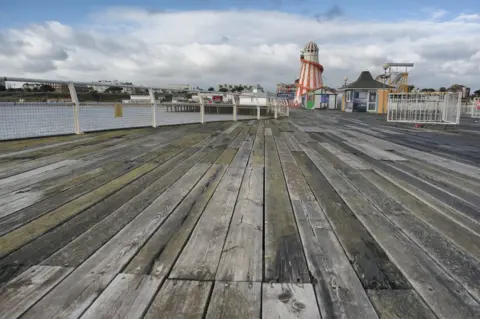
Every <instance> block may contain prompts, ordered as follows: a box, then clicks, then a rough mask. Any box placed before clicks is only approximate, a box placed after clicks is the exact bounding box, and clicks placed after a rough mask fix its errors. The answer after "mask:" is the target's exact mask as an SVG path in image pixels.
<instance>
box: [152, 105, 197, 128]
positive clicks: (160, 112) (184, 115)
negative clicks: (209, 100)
mask: <svg viewBox="0 0 480 319" xmlns="http://www.w3.org/2000/svg"><path fill="white" fill-rule="evenodd" d="M156 117H157V126H162V125H175V124H189V123H200V121H201V116H200V104H198V103H190V104H187V103H158V102H157V112H156Z"/></svg>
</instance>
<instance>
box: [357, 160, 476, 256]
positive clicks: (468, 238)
mask: <svg viewBox="0 0 480 319" xmlns="http://www.w3.org/2000/svg"><path fill="white" fill-rule="evenodd" d="M362 174H363V176H365V177H366V178H367V179H368V180H369V181H370V182H372V183H373V184H375V185H376V186H377V187H379V188H380V189H382V190H383V191H384V192H385V193H387V194H388V196H390V197H391V198H392V199H394V200H395V201H397V202H398V203H400V204H401V205H403V206H404V207H406V208H407V209H408V210H410V211H411V212H412V213H414V214H415V215H416V216H417V217H419V218H421V219H422V220H423V221H425V223H427V224H428V225H430V226H432V227H435V228H436V229H437V230H438V231H440V232H441V233H442V234H444V235H445V236H447V237H448V238H449V239H450V240H451V241H452V242H454V243H455V244H456V245H458V246H459V247H461V248H462V249H464V250H465V251H466V252H468V253H469V254H471V255H472V256H474V257H475V258H477V259H478V260H480V236H479V235H480V232H479V233H474V232H472V231H471V230H470V229H467V228H465V227H463V226H461V225H460V224H457V223H456V222H455V221H453V220H452V219H450V218H449V217H447V216H446V215H444V214H443V213H439V211H437V210H435V209H434V208H432V207H430V206H429V205H427V204H426V203H424V202H422V201H421V200H419V199H418V198H416V197H415V196H413V195H411V194H409V193H408V192H406V191H405V190H403V189H402V188H400V187H399V186H398V185H396V184H394V183H392V182H391V181H389V180H387V179H385V178H384V177H382V176H380V175H379V174H378V173H377V172H375V171H371V170H366V171H362ZM479 231H480V228H479Z"/></svg>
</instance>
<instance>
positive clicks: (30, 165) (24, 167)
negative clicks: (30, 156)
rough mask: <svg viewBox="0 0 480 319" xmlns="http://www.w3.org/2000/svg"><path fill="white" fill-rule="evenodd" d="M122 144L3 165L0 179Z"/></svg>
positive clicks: (105, 143) (103, 145)
mask: <svg viewBox="0 0 480 319" xmlns="http://www.w3.org/2000/svg"><path fill="white" fill-rule="evenodd" d="M121 142H122V140H113V141H107V142H103V143H99V144H94V145H90V146H85V147H81V148H79V149H74V150H71V151H68V152H65V153H61V154H55V155H52V156H48V157H43V158H41V159H38V160H35V161H26V162H24V163H20V164H15V163H14V164H12V165H2V167H1V168H0V178H7V177H11V176H14V175H18V174H23V173H27V174H28V171H31V170H35V169H39V168H40V169H41V168H42V167H43V166H48V165H51V164H54V163H57V162H61V161H64V160H68V159H71V158H75V159H76V160H78V159H80V158H81V155H85V154H88V155H90V156H91V154H92V152H94V151H102V150H104V149H105V148H107V147H109V146H115V145H118V144H120V143H121Z"/></svg>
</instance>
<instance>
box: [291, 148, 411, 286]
mask: <svg viewBox="0 0 480 319" xmlns="http://www.w3.org/2000/svg"><path fill="white" fill-rule="evenodd" d="M293 156H294V157H295V160H296V162H297V164H298V165H299V167H300V168H301V170H302V172H303V174H304V176H305V179H306V180H307V182H308V184H309V185H310V187H311V189H312V191H313V193H314V194H315V197H316V199H317V202H318V204H319V205H320V207H321V208H322V209H323V211H324V212H325V214H326V216H327V217H328V220H329V222H330V224H331V225H332V228H333V229H334V231H335V233H336V235H337V237H338V239H339V241H340V243H341V244H342V246H343V248H344V250H345V253H346V254H347V257H348V259H349V260H350V262H351V264H352V266H353V268H354V269H355V272H356V273H357V274H358V277H359V278H360V280H361V282H362V285H363V287H364V288H368V289H389V288H409V287H410V285H409V284H408V281H407V280H406V279H405V278H404V276H403V275H402V274H401V273H400V271H399V270H398V269H397V267H396V266H395V265H393V264H392V262H391V261H390V260H389V259H388V257H387V255H386V254H385V252H384V251H383V250H382V249H381V248H380V247H379V246H378V244H377V243H376V242H375V240H374V239H373V238H372V236H371V235H370V234H369V233H368V231H367V230H366V229H365V227H364V226H363V225H362V224H361V223H360V222H359V221H358V219H357V218H356V217H355V215H354V214H353V212H352V211H351V210H350V209H349V208H348V207H347V206H346V205H345V203H344V201H343V200H342V198H341V197H340V196H339V195H338V194H337V193H336V192H335V190H334V189H333V188H332V186H331V185H330V183H329V182H328V181H327V180H326V179H325V176H323V175H322V174H321V173H320V171H318V169H317V168H316V166H315V165H314V164H313V162H312V161H311V160H310V159H309V158H308V157H307V156H306V155H305V153H303V152H293Z"/></svg>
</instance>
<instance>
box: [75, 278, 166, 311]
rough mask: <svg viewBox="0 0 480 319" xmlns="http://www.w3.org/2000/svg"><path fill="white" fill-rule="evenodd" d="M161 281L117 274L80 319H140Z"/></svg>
mask: <svg viewBox="0 0 480 319" xmlns="http://www.w3.org/2000/svg"><path fill="white" fill-rule="evenodd" d="M161 283H162V281H161V280H160V279H158V278H156V277H154V276H140V275H129V274H119V275H117V276H116V277H115V279H114V280H113V281H112V282H111V283H110V285H108V287H107V289H105V290H104V291H103V292H102V294H101V295H100V296H99V297H98V298H97V299H96V300H95V302H94V303H93V304H92V305H91V306H90V308H88V310H87V311H86V312H85V313H84V314H83V315H82V319H101V318H102V319H114V318H122V319H140V318H142V314H143V313H144V312H145V311H146V309H147V308H148V307H149V305H150V302H151V301H152V299H153V298H154V297H155V294H156V292H157V290H158V288H159V287H160V284H161Z"/></svg>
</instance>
